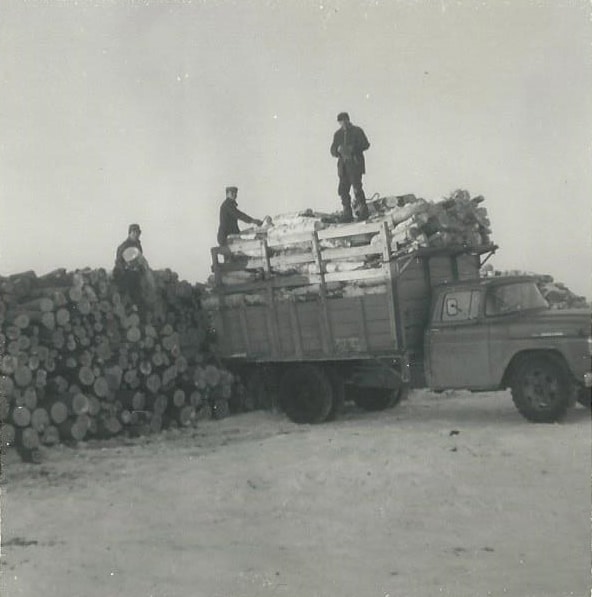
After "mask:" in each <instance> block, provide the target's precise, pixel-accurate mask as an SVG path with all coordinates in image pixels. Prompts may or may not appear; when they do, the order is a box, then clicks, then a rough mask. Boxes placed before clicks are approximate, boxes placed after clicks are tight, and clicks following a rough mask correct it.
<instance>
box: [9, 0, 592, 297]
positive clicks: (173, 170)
mask: <svg viewBox="0 0 592 597" xmlns="http://www.w3.org/2000/svg"><path fill="white" fill-rule="evenodd" d="M591 14H592V10H591V7H590V3H589V2H588V0H580V1H578V0H571V1H568V0H565V1H560V0H554V1H551V0H540V1H537V2H535V1H530V0H522V1H520V0H512V1H511V2H503V1H501V0H489V1H487V2H479V1H468V0H467V1H462V2H452V1H444V0H441V1H436V0H432V1H428V0H425V1H422V2H419V1H418V2H411V1H405V2H403V1H399V2H398V1H396V0H384V1H369V0H326V1H325V0H317V1H316V2H312V1H307V0H293V1H290V0H283V1H279V0H278V1H273V0H268V1H266V2H264V1H262V0H261V1H259V0H251V1H249V0H236V1H229V0H228V1H223V0H201V1H197V0H196V1H193V2H191V1H189V0H185V1H183V2H175V3H173V2H162V1H161V2H156V1H153V2H141V1H139V0H136V1H134V2H132V1H131V0H130V1H127V2H126V1H123V0H121V1H115V0H111V1H107V0H97V1H95V2H90V1H82V0H79V1H78V2H74V1H57V0H55V1H50V0H48V1H46V2H41V1H38V2H35V1H31V0H28V1H27V0H20V1H15V0H13V1H11V0H2V3H1V4H0V77H1V79H0V80H1V83H2V92H1V94H0V135H1V136H0V215H1V216H2V217H1V220H0V273H2V274H8V273H14V272H17V271H22V270H27V269H34V270H36V271H37V272H38V273H39V274H41V273H44V272H46V271H49V270H51V269H54V268H57V267H66V268H68V269H73V268H75V267H84V266H87V265H88V266H91V267H106V268H111V267H112V265H113V260H114V252H115V247H116V246H117V244H118V243H119V242H121V241H122V240H123V239H124V238H125V236H126V234H127V225H128V224H129V223H130V222H133V221H137V222H139V223H140V224H141V226H142V229H143V235H142V241H143V244H144V252H145V254H146V257H147V258H148V260H149V262H150V263H151V265H152V266H153V267H154V268H157V269H158V268H164V267H170V268H171V269H173V270H175V271H177V272H179V274H180V275H181V276H182V277H184V278H186V279H188V280H190V281H192V282H195V281H205V279H206V277H207V275H208V273H209V265H210V254H209V248H210V247H211V246H213V245H214V244H215V236H216V229H217V225H218V207H219V203H220V202H221V201H222V199H223V198H224V187H225V186H226V185H228V184H235V185H237V186H238V187H239V205H240V206H241V207H242V208H243V210H244V211H246V212H247V213H249V214H251V215H253V216H255V217H263V216H264V215H266V214H269V215H272V216H273V215H274V214H277V213H281V212H285V211H293V210H297V209H302V208H307V207H312V208H313V209H316V210H319V211H333V210H336V209H339V207H340V203H339V198H338V197H337V192H336V188H337V175H336V166H335V161H334V159H333V158H331V156H330V154H329V145H330V143H331V139H332V135H333V132H334V131H335V129H336V124H337V123H336V122H335V118H336V115H337V113H338V112H339V111H342V110H346V111H348V112H349V113H350V115H351V117H352V121H353V122H354V123H355V124H359V125H360V126H362V127H363V128H364V130H365V131H366V133H367V135H368V137H369V139H370V143H371V148H370V150H369V151H368V152H367V154H366V156H367V175H366V177H365V188H366V191H367V194H368V195H369V196H370V195H372V194H373V193H374V192H376V191H378V192H380V193H381V194H383V195H393V194H402V193H415V194H416V195H418V196H422V197H424V198H426V199H433V200H437V199H440V198H442V197H443V196H444V195H447V194H448V193H450V192H451V191H453V190H454V189H456V188H459V187H460V188H466V189H468V190H469V191H470V192H471V193H472V194H473V195H477V194H482V195H484V196H485V198H486V203H485V206H486V207H487V208H488V210H489V214H490V218H491V220H492V225H493V238H494V240H495V241H496V242H497V243H498V244H499V245H500V250H499V251H498V254H497V255H496V256H495V257H494V259H493V261H492V262H493V264H494V265H495V266H496V267H498V268H515V269H527V270H533V271H538V272H540V273H550V274H551V275H553V276H554V277H555V278H556V279H557V280H562V281H564V282H566V283H567V284H568V285H569V286H570V287H571V288H572V290H574V291H575V292H578V293H580V294H586V295H587V296H588V297H590V296H592V279H591V267H590V255H591V254H592V244H591V242H592V241H591V231H592V225H591V224H592V220H591V214H592V211H591V206H592V202H591V201H590V196H591V195H590V191H591V188H592V168H591V167H590V148H591V131H592V109H591V107H592V45H591V44H592V25H591Z"/></svg>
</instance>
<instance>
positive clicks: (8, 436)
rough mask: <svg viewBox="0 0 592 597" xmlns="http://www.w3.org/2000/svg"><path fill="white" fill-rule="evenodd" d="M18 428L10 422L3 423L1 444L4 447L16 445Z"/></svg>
mask: <svg viewBox="0 0 592 597" xmlns="http://www.w3.org/2000/svg"><path fill="white" fill-rule="evenodd" d="M15 439H16V429H15V428H14V426H13V425H11V424H10V423H2V425H1V426H0V445H1V446H3V447H7V446H14V444H15Z"/></svg>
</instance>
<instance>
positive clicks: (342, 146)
mask: <svg viewBox="0 0 592 597" xmlns="http://www.w3.org/2000/svg"><path fill="white" fill-rule="evenodd" d="M337 122H339V129H338V130H337V131H336V132H335V135H333V143H332V145H331V155H332V156H333V157H335V158H337V174H338V176H339V187H338V189H337V192H338V193H339V196H340V197H341V203H342V205H343V221H344V222H351V221H352V220H353V214H352V205H351V196H350V194H349V190H350V188H351V187H353V188H354V198H355V203H354V208H355V210H356V215H357V217H358V220H366V219H367V218H368V207H367V206H366V196H365V195H364V189H363V188H362V175H364V174H365V173H366V162H365V160H364V151H366V150H367V149H368V148H369V147H370V143H369V142H368V139H367V137H366V134H365V133H364V131H363V130H362V129H361V128H360V127H359V126H354V125H353V124H352V123H351V122H350V120H349V115H348V113H347V112H340V113H339V114H338V115H337Z"/></svg>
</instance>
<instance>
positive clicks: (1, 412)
mask: <svg viewBox="0 0 592 597" xmlns="http://www.w3.org/2000/svg"><path fill="white" fill-rule="evenodd" d="M9 413H10V400H9V399H8V397H7V396H5V395H3V394H2V393H0V421H6V419H7V418H8V415H9Z"/></svg>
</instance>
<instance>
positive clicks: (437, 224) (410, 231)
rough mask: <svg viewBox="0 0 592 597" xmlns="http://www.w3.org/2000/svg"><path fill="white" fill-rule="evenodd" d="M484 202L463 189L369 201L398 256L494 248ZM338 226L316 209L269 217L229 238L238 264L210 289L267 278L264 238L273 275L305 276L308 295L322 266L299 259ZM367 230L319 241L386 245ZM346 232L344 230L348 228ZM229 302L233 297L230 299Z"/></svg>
mask: <svg viewBox="0 0 592 597" xmlns="http://www.w3.org/2000/svg"><path fill="white" fill-rule="evenodd" d="M483 201H484V199H483V197H481V196H478V197H473V198H471V196H470V194H469V193H468V192H467V191H464V190H457V191H455V192H454V193H452V194H451V195H450V196H449V197H447V198H445V199H443V200H442V201H438V202H432V201H426V200H424V199H420V198H417V197H416V196H415V195H400V196H392V197H377V198H372V199H370V200H369V201H368V202H367V204H368V211H369V214H370V216H369V218H368V222H369V223H382V222H383V223H385V224H386V227H387V229H388V232H389V239H390V250H391V251H392V253H393V254H397V255H400V254H405V253H408V252H410V251H413V250H415V249H418V248H422V247H434V248H437V247H450V246H463V247H477V246H482V245H489V244H491V239H490V234H491V229H490V222H489V218H488V216H487V210H486V208H485V207H483V206H482V202H483ZM338 226H343V225H342V224H340V223H339V214H323V213H318V212H313V211H312V210H306V211H302V212H296V213H290V214H284V215H279V216H276V217H274V218H273V220H272V219H271V218H266V220H265V221H264V222H263V225H262V226H261V227H258V228H251V229H247V230H245V231H243V232H242V233H241V234H238V235H231V236H229V238H228V245H227V251H228V255H227V257H228V261H229V262H232V264H233V266H231V267H226V268H224V270H223V271H222V272H221V273H219V275H218V277H215V276H212V277H211V278H210V285H211V286H215V285H217V284H220V283H221V284H224V285H225V286H227V287H232V286H237V285H244V284H246V283H250V282H257V281H258V280H260V279H261V277H262V275H263V270H262V269H261V258H262V254H261V252H262V250H261V244H257V242H254V241H263V240H264V241H265V247H266V248H265V251H266V252H267V255H266V257H268V258H270V260H271V273H272V275H277V276H288V275H289V276H292V275H302V276H303V277H304V279H305V282H304V284H303V286H302V293H303V296H308V294H310V292H311V287H312V284H311V283H309V284H307V283H306V279H307V277H314V276H315V275H316V274H318V273H319V272H318V271H317V270H318V266H317V264H316V263H314V260H308V262H306V259H303V260H301V261H302V262H301V263H298V259H297V257H298V256H299V255H300V256H305V255H306V254H307V253H310V252H311V242H310V239H312V233H314V232H318V231H321V230H327V229H329V228H335V227H338ZM364 227H365V226H364V223H360V224H354V225H349V228H348V230H349V229H351V234H348V235H344V236H342V237H339V238H337V237H333V235H331V238H323V239H321V240H320V241H319V249H321V250H324V249H343V248H349V247H355V246H360V245H362V244H369V245H372V246H374V245H375V244H377V243H380V242H382V240H381V237H380V234H378V233H377V232H374V233H373V234H365V233H364ZM343 229H344V230H345V227H344V228H343ZM375 229H376V227H375ZM303 237H307V238H308V237H310V239H309V240H308V242H300V241H299V240H295V239H302V238H303ZM225 262H226V256H225ZM229 265H230V264H229ZM325 267H326V272H324V273H333V272H346V271H347V272H355V271H357V270H368V269H373V268H380V267H381V258H380V256H378V257H377V255H376V252H374V254H372V251H368V255H362V254H361V253H360V255H359V256H357V257H353V258H344V259H338V260H337V259H336V260H335V261H332V262H328V263H326V266H325ZM354 277H355V276H352V277H351V279H352V280H353V279H354ZM361 277H363V276H361ZM360 285H361V283H360V282H350V283H347V284H334V285H332V287H328V288H327V290H328V292H329V293H333V292H335V293H336V295H339V296H342V295H343V296H345V295H347V294H348V293H350V294H351V293H353V294H355V293H358V292H362V293H365V294H367V293H369V292H372V290H370V288H371V287H373V286H372V283H371V282H365V283H363V288H361V287H360ZM229 292H230V290H229ZM298 292H299V290H298V289H296V288H291V289H290V290H289V291H282V292H280V293H278V296H279V295H280V294H285V295H286V296H287V297H289V298H297V300H298V296H297V295H298ZM313 294H314V292H313ZM260 298H261V297H260V296H259V295H257V294H256V293H255V294H253V295H252V296H250V297H249V299H252V300H253V301H255V302H257V301H258V300H259V299H260ZM216 300H217V299H216V297H215V296H214V297H208V299H207V301H210V302H215V301H216ZM230 300H231V299H230V298H229V299H228V301H230ZM241 300H242V299H241ZM261 300H263V298H261ZM228 301H227V302H228ZM208 305H209V303H208ZM209 306H212V305H209Z"/></svg>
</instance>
